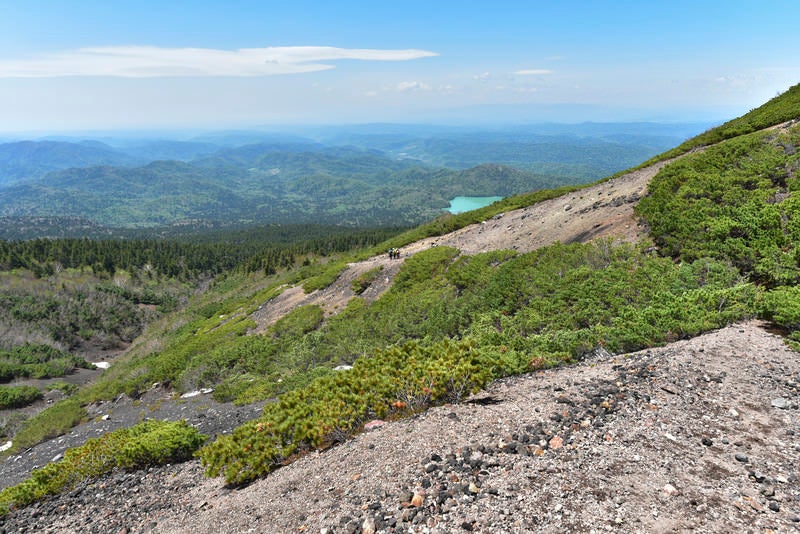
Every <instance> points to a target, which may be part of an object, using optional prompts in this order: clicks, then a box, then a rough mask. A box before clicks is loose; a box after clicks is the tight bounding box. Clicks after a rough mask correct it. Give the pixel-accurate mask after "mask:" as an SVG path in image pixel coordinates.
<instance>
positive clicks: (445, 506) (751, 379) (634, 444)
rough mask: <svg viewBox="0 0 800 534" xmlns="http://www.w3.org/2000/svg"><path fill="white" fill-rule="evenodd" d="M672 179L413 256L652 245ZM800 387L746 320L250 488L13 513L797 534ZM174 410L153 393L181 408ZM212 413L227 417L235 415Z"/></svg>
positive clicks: (163, 526) (87, 497)
mask: <svg viewBox="0 0 800 534" xmlns="http://www.w3.org/2000/svg"><path fill="white" fill-rule="evenodd" d="M656 172H657V168H648V169H643V170H641V171H637V172H635V173H631V174H628V175H626V176H623V177H620V178H617V179H616V180H612V181H608V182H605V183H603V184H599V185H597V186H594V187H592V188H589V189H585V190H582V191H580V192H578V193H574V194H571V195H567V196H565V197H562V198H559V199H554V200H552V201H548V202H547V203H542V204H539V205H537V206H532V207H529V208H526V209H522V210H517V211H515V212H510V213H507V214H504V215H502V216H499V217H496V218H494V219H492V220H489V221H486V222H485V224H480V225H474V226H472V227H469V228H465V229H463V230H460V231H459V232H455V233H453V234H451V235H448V236H442V237H439V238H436V239H430V240H425V241H423V242H420V243H416V244H414V245H412V246H409V247H406V248H405V249H404V250H403V254H404V257H407V256H408V255H409V254H413V253H415V252H416V251H419V250H423V249H425V248H427V247H430V246H432V245H433V244H434V243H436V244H439V245H450V246H455V247H458V248H460V249H461V250H463V251H464V252H465V253H470V254H472V253H477V252H481V251H483V250H490V249H497V248H515V249H517V250H519V251H522V252H524V251H527V250H532V249H534V248H536V247H539V246H543V245H545V244H549V243H552V242H555V241H562V242H568V241H585V240H588V239H591V238H594V237H599V236H614V237H616V238H621V239H626V240H635V239H637V232H638V230H639V229H638V228H637V223H636V220H635V218H634V215H633V211H632V209H633V206H634V205H635V203H636V201H637V200H638V198H640V197H641V195H643V194H644V192H645V190H646V187H647V183H648V182H649V180H650V178H652V176H653V175H655V173H656ZM401 263H402V260H400V261H398V260H394V261H392V260H389V259H388V258H383V257H381V258H373V259H371V260H368V261H366V262H361V263H359V264H354V265H352V266H351V267H350V269H349V270H348V272H347V273H345V274H344V275H342V277H340V279H339V280H338V281H337V283H336V284H334V286H332V287H331V288H328V289H326V290H324V291H320V292H315V293H312V294H310V295H304V294H302V292H300V291H298V290H296V289H294V290H289V291H287V292H284V294H283V295H282V296H281V297H279V298H278V299H273V300H272V301H271V302H268V303H265V305H264V306H263V307H262V309H261V310H260V311H259V312H258V313H257V314H256V318H257V320H258V323H259V326H260V328H264V327H266V325H268V324H271V322H274V321H275V320H277V319H278V318H279V317H280V316H282V315H283V314H284V313H286V312H287V311H288V310H290V309H292V308H293V307H294V306H296V305H299V304H302V303H306V302H318V303H320V304H322V305H324V306H325V308H326V311H327V312H328V313H329V314H330V313H336V311H337V310H339V309H341V308H343V306H344V304H346V302H347V300H348V299H349V298H353V296H354V295H353V294H352V291H351V290H350V289H349V280H351V279H352V278H354V277H355V276H357V275H358V274H359V273H361V272H364V271H366V270H368V269H370V268H372V267H375V266H377V265H380V264H382V265H384V271H383V273H382V276H381V277H379V279H378V281H377V283H376V284H375V285H374V286H373V287H371V288H370V289H368V290H367V292H366V293H365V298H377V296H378V295H379V294H380V293H381V292H382V291H385V290H386V289H387V288H388V287H389V286H390V284H391V281H392V279H393V277H394V274H395V273H396V272H397V270H398V269H399V266H400V265H401ZM348 291H349V293H348ZM281 299H283V300H281ZM314 299H316V300H314ZM799 389H800V359H798V354H797V353H796V352H793V351H791V350H789V349H788V348H787V347H786V346H785V345H784V343H783V341H782V339H781V338H780V337H778V336H776V335H774V334H771V333H769V332H768V331H766V330H765V329H764V326H763V325H761V324H758V323H755V322H751V323H746V324H740V325H733V326H730V327H728V328H724V329H721V330H719V331H716V332H711V333H708V334H706V335H703V336H699V337H697V338H695V339H692V340H685V341H680V342H677V343H673V344H670V345H668V346H666V347H663V348H659V349H652V350H648V351H642V352H638V353H635V354H629V355H610V354H605V353H598V354H596V355H594V356H593V357H591V358H589V359H587V360H585V361H584V362H581V363H580V364H577V365H574V366H569V367H564V368H559V369H551V370H547V371H543V372H539V373H535V374H532V375H527V376H520V377H515V378H511V379H506V380H502V381H499V382H497V383H494V384H492V385H491V386H490V387H489V388H488V389H487V390H486V391H485V392H482V393H480V394H479V395H477V396H476V397H475V398H473V399H471V400H470V401H469V402H466V403H463V404H460V405H446V406H442V407H438V408H435V409H432V410H430V411H428V412H426V413H424V414H420V415H418V416H416V417H414V418H412V419H409V420H406V421H401V422H396V423H389V424H385V425H383V426H380V427H379V428H377V429H375V430H372V431H369V432H367V433H364V434H361V435H359V436H357V437H356V438H355V439H353V440H351V441H349V442H347V443H345V444H343V445H340V446H338V447H335V448H333V449H330V450H328V451H325V452H322V453H315V454H311V455H309V456H306V457H304V458H301V459H300V460H298V461H297V462H295V463H293V464H291V465H289V466H287V467H284V468H282V469H279V470H278V471H276V472H275V473H273V474H271V475H270V476H268V477H266V478H265V479H263V480H259V481H257V482H256V483H254V484H252V485H250V486H248V487H246V488H242V489H234V490H232V489H228V488H225V487H224V483H223V481H222V480H221V479H206V478H203V476H202V468H201V467H200V465H199V464H198V463H197V462H188V463H185V464H181V465H176V466H166V467H162V468H157V469H151V470H148V471H147V472H135V473H113V474H111V475H109V476H107V477H105V478H103V479H101V480H99V481H93V482H87V483H85V484H83V485H82V486H81V487H79V488H78V489H76V490H74V491H72V492H71V493H69V494H66V495H62V496H58V497H56V498H53V499H51V500H48V501H46V502H43V503H40V504H37V505H34V506H31V507H28V508H25V509H22V510H18V511H15V512H13V513H12V514H10V515H9V516H7V517H6V518H3V519H0V532H4V531H7V532H98V533H100V532H102V533H106V532H112V533H115V532H126V533H132V532H169V533H183V532H196V533H203V532H209V533H211V532H215V533H216V532H226V533H228V532H231V533H235V532H266V533H273V532H314V533H318V532H327V533H333V532H336V533H342V532H348V533H353V532H442V533H444V532H469V531H473V532H487V533H501V532H592V531H594V532H604V531H614V532H674V531H689V530H693V531H697V532H734V531H742V532H770V531H773V532H795V531H798V528H800V439H799V438H798V436H800V412H799V411H798V410H799V409H800V393H798V390H799ZM163 396H164V395H162V394H153V397H154V398H157V402H158V403H159V404H158V406H159V408H160V409H169V406H173V405H171V404H169V402H168V401H166V400H164V398H163ZM207 402H209V406H211V407H212V408H213V410H214V413H215V414H217V415H215V420H219V421H222V420H224V419H225V413H226V412H225V410H227V409H231V410H233V408H234V407H232V406H226V405H216V404H214V403H211V401H210V400H209V401H207ZM174 406H180V405H178V404H176V405H174ZM102 410H103V407H98V414H99V413H101V412H102ZM128 412H130V413H134V414H136V416H137V417H141V414H140V413H139V411H137V410H127V411H126V410H123V409H121V408H120V407H117V408H115V409H114V410H113V411H111V419H112V420H113V419H116V418H123V417H124V415H123V414H125V413H128ZM159 413H160V412H159ZM233 413H234V412H233V411H231V414H233ZM192 417H197V415H195V414H194V412H192ZM239 417H241V414H239ZM135 422H136V421H131V424H132V423H135ZM230 423H231V425H230V426H234V425H235V421H234V420H233V418H231V421H230ZM209 430H210V431H212V432H220V431H225V429H224V428H223V427H220V426H215V427H213V428H209ZM83 431H84V430H83V428H82V427H79V428H78V429H75V432H76V433H77V434H80V433H81V432H83ZM95 431H96V430H95V429H90V430H87V431H86V434H85V435H86V436H87V437H88V436H91V435H93V434H92V432H95ZM94 435H96V434H94ZM51 445H52V443H51ZM47 446H48V444H43V445H42V447H47ZM44 450H45V451H47V452H52V451H53V450H54V449H53V448H52V447H51V448H50V449H47V448H45V449H44ZM26 454H33V452H32V451H29V452H28V453H26ZM42 454H46V453H42ZM44 457H45V458H47V457H48V456H46V455H45V456H44ZM24 460H25V459H24V458H21V459H19V460H18V462H23V463H24ZM12 472H13V473H14V474H15V476H20V473H18V472H17V471H15V468H14V467H13V466H12V465H11V464H9V463H8V462H7V463H6V464H4V465H3V466H2V473H3V475H4V478H5V477H6V475H7V474H8V473H12Z"/></svg>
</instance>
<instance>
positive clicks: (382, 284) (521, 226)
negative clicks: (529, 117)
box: [253, 162, 669, 332]
mask: <svg viewBox="0 0 800 534" xmlns="http://www.w3.org/2000/svg"><path fill="white" fill-rule="evenodd" d="M668 163H669V162H662V163H657V164H655V165H652V166H650V167H646V168H644V169H640V170H637V171H633V172H630V173H628V174H625V175H623V176H620V177H618V178H614V179H612V180H608V181H606V182H603V183H600V184H597V185H594V186H592V187H588V188H586V189H582V190H580V191H578V192H575V193H569V194H567V195H564V196H561V197H558V198H554V199H551V200H546V201H544V202H540V203H538V204H536V205H533V206H529V207H527V208H521V209H518V210H514V211H509V212H507V213H503V214H501V215H497V216H495V217H493V218H492V219H491V220H488V221H484V222H483V223H480V224H472V225H470V226H467V227H464V228H462V229H460V230H457V231H455V232H452V233H450V234H447V235H444V236H438V237H431V238H428V239H423V240H420V241H417V242H416V243H412V244H411V245H409V246H407V247H404V248H403V250H402V252H401V258H400V259H399V260H392V259H389V257H388V255H381V256H376V257H374V258H370V259H368V260H365V261H361V262H358V263H352V264H350V265H349V266H348V268H347V269H346V270H345V271H344V272H343V273H342V274H341V275H340V276H339V278H338V279H337V280H336V282H334V283H333V284H331V286H330V287H327V288H325V289H323V290H318V291H314V292H312V293H309V294H305V293H304V292H303V289H302V288H301V287H292V288H288V289H286V290H285V291H284V292H283V293H281V294H280V295H279V296H278V297H276V298H274V299H272V300H270V301H269V302H266V303H264V306H262V307H261V309H260V310H259V311H258V312H256V313H255V314H254V315H253V319H254V320H255V321H256V323H257V324H258V327H257V328H256V331H257V332H263V331H264V329H266V327H268V326H269V325H271V324H272V323H274V322H275V321H277V320H278V319H280V318H281V317H283V316H284V315H285V314H286V313H287V312H289V311H290V310H292V309H294V308H295V307H297V306H302V305H306V304H315V305H318V306H322V308H323V309H324V310H325V313H326V315H327V316H330V315H332V314H335V313H337V312H339V311H341V310H342V309H344V307H345V306H346V305H347V302H348V301H349V300H350V299H351V298H354V297H355V293H353V290H352V289H351V288H350V284H351V282H352V281H353V280H355V279H356V278H357V277H358V276H360V275H361V274H363V273H364V272H366V271H369V270H371V269H373V268H375V267H381V268H382V271H381V276H379V277H378V279H377V280H376V281H375V282H373V284H372V285H371V286H370V287H369V288H368V289H367V290H366V291H365V292H364V293H363V294H362V295H361V298H364V299H366V300H368V301H372V300H375V299H376V298H378V297H379V296H380V295H381V294H383V292H385V291H386V290H388V289H389V288H390V287H391V284H392V281H393V280H394V276H395V275H396V274H397V272H398V271H399V270H400V265H401V264H402V261H403V260H404V259H405V258H407V257H408V256H410V255H413V254H416V253H417V252H419V251H421V250H425V249H427V248H430V247H432V246H438V245H441V246H449V247H454V248H457V249H459V250H461V251H462V252H463V253H464V254H470V255H472V254H478V253H481V252H487V251H490V250H500V249H513V250H517V251H518V252H521V253H524V252H530V251H531V250H535V249H537V248H540V247H543V246H546V245H551V244H553V243H556V242H561V243H572V242H576V241H577V242H586V241H591V240H592V239H598V238H604V237H613V238H615V239H618V240H623V241H629V242H634V241H636V240H638V239H639V237H640V236H641V231H642V229H641V228H640V227H639V225H638V221H637V220H636V216H635V214H634V212H633V208H634V206H635V205H636V203H637V202H638V201H639V199H640V198H641V197H642V196H643V195H644V194H645V193H646V191H647V184H648V183H650V180H651V179H652V178H653V176H655V175H656V174H658V171H659V170H661V168H662V167H663V166H664V165H666V164H668Z"/></svg>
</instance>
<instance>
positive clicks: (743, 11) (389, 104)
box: [0, 0, 800, 132]
mask: <svg viewBox="0 0 800 534" xmlns="http://www.w3.org/2000/svg"><path fill="white" fill-rule="evenodd" d="M799 16H800V4H798V3H797V2H795V1H790V0H776V1H775V2H772V3H770V6H769V9H765V8H764V7H763V6H762V5H760V4H757V3H756V2H751V1H747V0H727V1H721V0H709V1H707V2H699V3H698V2H695V1H689V0H671V1H669V2H666V1H653V2H635V3H632V2H628V1H624V0H611V1H609V2H593V1H589V0H574V1H572V2H569V3H554V2H549V1H526V2H522V1H509V0H498V1H496V2H492V3H491V5H486V4H483V3H475V4H473V3H463V2H454V1H451V0H442V1H440V2H433V3H431V2H421V1H418V0H409V1H407V2H403V3H401V4H385V3H374V2H363V1H359V0H346V1H342V2H336V3H322V2H318V1H309V0H305V1H303V0H298V1H296V2H292V3H291V4H286V3H271V2H254V1H243V0H238V1H231V2H225V3H221V2H215V1H211V0H198V1H194V2H185V1H175V2H169V3H164V2H156V1H152V0H140V1H137V2H131V1H127V0H120V1H119V2H113V3H107V2H100V1H98V0H86V1H82V2H78V3H64V2H58V1H56V0H25V1H23V0H9V1H7V2H4V3H3V17H2V18H0V117H2V122H1V123H0V131H3V132H42V131H45V132H70V131H72V132H74V131H88V130H103V131H108V130H142V129H144V130H163V129H173V130H174V129H196V130H203V131H213V130H228V129H240V128H244V129H249V128H274V127H278V126H287V125H309V124H362V123H387V122H388V123H407V122H412V123H420V122H423V123H433V124H470V123H476V124H483V123H515V124H516V123H525V122H534V123H535V122H566V123H574V122H583V121H593V122H627V121H636V122H638V121H655V122H661V121H679V122H687V121H689V122H691V121H715V122H716V121H722V120H726V119H730V118H733V117H735V116H738V115H741V114H742V113H744V112H746V111H747V110H749V109H751V108H754V107H757V106H759V105H761V104H763V103H764V102H766V101H767V100H769V99H770V98H772V97H773V96H775V95H776V94H777V93H779V92H782V91H784V90H786V89H788V88H789V87H791V86H792V85H794V84H796V83H798V81H800V58H798V56H797V54H796V53H795V51H794V50H795V48H796V46H795V43H794V35H795V28H794V24H795V23H794V21H796V20H797V19H798V17H799Z"/></svg>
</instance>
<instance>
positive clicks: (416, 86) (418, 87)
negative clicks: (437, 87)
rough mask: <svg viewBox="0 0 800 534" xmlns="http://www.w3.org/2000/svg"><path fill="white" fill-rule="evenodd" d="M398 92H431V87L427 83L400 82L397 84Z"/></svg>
mask: <svg viewBox="0 0 800 534" xmlns="http://www.w3.org/2000/svg"><path fill="white" fill-rule="evenodd" d="M397 90H398V91H400V92H401V93H402V92H405V91H430V90H431V86H430V85H428V84H427V83H425V82H418V81H413V82H400V83H398V84H397Z"/></svg>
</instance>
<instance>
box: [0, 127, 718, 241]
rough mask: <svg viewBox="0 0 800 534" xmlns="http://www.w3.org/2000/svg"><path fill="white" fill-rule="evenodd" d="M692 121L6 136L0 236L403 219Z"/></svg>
mask: <svg viewBox="0 0 800 534" xmlns="http://www.w3.org/2000/svg"><path fill="white" fill-rule="evenodd" d="M706 126H707V125H705V124H701V123H687V124H656V123H630V124H627V123H619V124H613V123H610V124H599V123H586V124H575V125H566V124H541V125H535V126H513V127H508V128H499V127H498V128H481V129H478V128H466V127H447V126H414V125H392V124H374V125H356V126H342V127H330V126H329V127H317V128H304V129H302V130H298V129H297V128H294V129H290V130H289V131H287V132H285V133H275V132H259V131H232V132H212V133H206V134H201V135H194V136H189V135H186V134H184V135H183V136H182V137H180V138H176V139H153V138H136V137H123V136H117V137H113V136H109V135H107V134H103V133H100V134H98V135H96V136H94V137H91V138H89V137H87V138H73V137H68V136H60V137H59V136H51V137H48V138H43V139H38V140H18V141H12V142H8V143H4V144H1V145H0V216H2V217H4V225H3V228H4V231H3V233H2V235H0V237H5V238H16V237H23V238H25V237H36V236H39V235H44V236H56V235H58V236H67V235H77V234H78V233H81V232H86V231H87V229H88V228H90V227H97V228H99V227H103V228H104V230H100V231H101V233H102V232H108V228H140V229H141V228H157V227H170V226H173V227H174V226H175V225H180V226H181V227H182V228H194V227H195V226H198V225H200V226H203V227H205V226H208V225H211V226H242V225H245V226H246V225H252V224H270V223H307V222H323V223H326V224H337V225H345V226H376V225H378V226H381V225H383V226H387V225H413V224H418V223H420V222H422V221H425V220H429V219H431V218H432V217H435V216H437V215H439V214H441V213H442V210H443V209H444V208H446V207H447V205H448V201H449V199H451V198H453V197H455V196H507V195H512V194H517V193H521V192H524V191H529V190H534V189H543V188H548V187H554V186H559V185H564V184H576V183H585V182H588V181H592V180H595V179H597V178H599V177H602V176H606V175H608V174H612V173H614V172H616V171H618V170H621V169H623V168H626V167H629V166H631V165H633V164H635V163H636V162H639V161H642V160H644V159H647V158H648V157H651V156H653V155H654V154H656V153H658V152H660V151H663V150H664V149H666V148H668V147H670V146H674V145H675V144H677V143H679V142H681V141H682V140H684V139H685V138H687V137H688V136H690V135H692V134H695V133H697V132H698V131H701V130H702V129H704V128H705V127H706ZM176 137H178V136H176ZM343 199H347V202H343ZM42 218H44V219H42ZM54 218H59V219H61V218H63V219H64V220H70V221H71V222H69V223H67V224H56V223H54V221H53V219H54ZM54 228H59V229H60V230H59V232H60V233H58V234H55V235H54V234H53V233H52V232H53V230H54ZM97 228H95V229H97Z"/></svg>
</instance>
